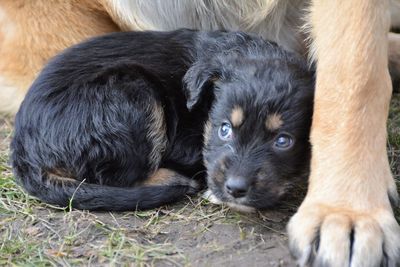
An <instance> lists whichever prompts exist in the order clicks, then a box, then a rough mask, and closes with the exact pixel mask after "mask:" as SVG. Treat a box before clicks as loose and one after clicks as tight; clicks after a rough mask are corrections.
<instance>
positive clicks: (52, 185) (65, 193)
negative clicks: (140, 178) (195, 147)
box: [14, 165, 200, 211]
mask: <svg viewBox="0 0 400 267" xmlns="http://www.w3.org/2000/svg"><path fill="white" fill-rule="evenodd" d="M21 167H22V166H15V165H14V172H15V174H16V177H17V180H18V182H19V183H20V184H22V186H23V187H24V188H25V190H26V191H27V192H28V193H29V194H31V195H33V196H35V197H37V198H39V199H40V200H41V201H43V202H46V203H48V204H52V205H57V206H61V207H66V208H67V207H72V208H77V209H83V210H106V211H128V210H130V211H134V210H144V209H152V208H157V207H160V206H162V205H165V204H169V203H173V202H176V201H178V200H180V199H182V198H184V197H185V196H186V195H192V194H195V193H196V192H198V191H199V189H200V187H199V185H198V183H197V182H196V181H194V180H189V179H188V178H186V177H183V176H181V178H182V179H177V181H179V183H178V182H177V183H171V184H166V185H162V184H159V185H143V186H137V187H128V188H123V187H113V186H106V185H99V184H90V183H85V182H84V181H82V182H79V181H77V180H74V179H68V178H60V177H58V176H54V175H50V174H48V173H46V172H43V171H40V170H36V169H35V168H21ZM177 175H179V174H177ZM183 178H184V179H183Z"/></svg>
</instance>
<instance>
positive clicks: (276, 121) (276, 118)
mask: <svg viewBox="0 0 400 267" xmlns="http://www.w3.org/2000/svg"><path fill="white" fill-rule="evenodd" d="M282 124H283V121H282V117H281V115H280V114H277V113H274V114H271V115H268V117H267V119H266V120H265V126H266V127H267V130H270V131H275V130H278V129H279V128H280V127H281V126H282Z"/></svg>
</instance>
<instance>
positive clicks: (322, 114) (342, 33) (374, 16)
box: [288, 0, 400, 267]
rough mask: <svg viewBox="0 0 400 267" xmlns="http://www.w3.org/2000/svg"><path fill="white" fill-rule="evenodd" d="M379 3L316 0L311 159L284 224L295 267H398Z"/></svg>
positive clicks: (385, 20)
mask: <svg viewBox="0 0 400 267" xmlns="http://www.w3.org/2000/svg"><path fill="white" fill-rule="evenodd" d="M387 11H388V3H387V1H385V0H353V1H339V0H330V1H326V0H315V1H314V3H313V6H312V11H311V18H310V19H311V21H310V22H311V26H312V36H313V39H314V43H313V48H314V52H315V56H316V59H317V64H318V66H317V73H318V74H317V82H316V96H315V110H314V118H313V127H312V133H311V142H312V145H313V157H312V163H311V176H310V184H309V188H308V192H307V196H306V198H305V200H304V202H303V203H302V205H301V206H300V208H299V210H298V211H297V213H296V214H295V215H294V216H293V218H292V219H291V221H290V222H289V225H288V232H289V242H290V247H291V251H292V252H293V255H294V256H295V257H296V258H297V259H298V261H299V264H300V265H301V266H304V265H308V264H309V263H310V262H311V263H313V265H315V266H341V267H343V266H360V267H361V266H363V267H365V266H379V265H380V264H381V263H383V264H384V266H397V265H396V264H399V263H400V227H399V225H398V224H397V222H396V220H395V218H394V216H393V212H392V209H391V205H390V201H389V197H390V198H391V200H393V201H395V200H397V191H396V186H395V183H394V180H393V178H392V175H391V172H390V168H389V163H388V159H387V154H386V120H387V115H388V106H389V101H390V96H391V83H390V77H389V72H388V68H387V65H388V57H387V55H388V48H387V38H388V37H387V32H388V29H389V16H388V12H387Z"/></svg>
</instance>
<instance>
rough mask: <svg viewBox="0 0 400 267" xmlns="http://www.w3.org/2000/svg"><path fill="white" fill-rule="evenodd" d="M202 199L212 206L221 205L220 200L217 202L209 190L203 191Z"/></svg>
mask: <svg viewBox="0 0 400 267" xmlns="http://www.w3.org/2000/svg"><path fill="white" fill-rule="evenodd" d="M202 197H203V198H204V199H207V200H208V201H210V202H211V203H213V204H216V205H221V204H222V203H223V202H222V201H221V200H219V199H218V198H217V197H216V196H215V195H214V193H213V192H212V191H211V189H207V191H205V192H204V193H203V195H202Z"/></svg>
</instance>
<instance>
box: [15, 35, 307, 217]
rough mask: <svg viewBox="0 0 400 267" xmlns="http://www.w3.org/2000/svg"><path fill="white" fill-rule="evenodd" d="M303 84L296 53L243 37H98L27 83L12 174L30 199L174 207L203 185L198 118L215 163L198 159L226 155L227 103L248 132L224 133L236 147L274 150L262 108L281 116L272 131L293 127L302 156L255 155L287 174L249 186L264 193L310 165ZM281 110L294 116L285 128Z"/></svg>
mask: <svg viewBox="0 0 400 267" xmlns="http://www.w3.org/2000/svg"><path fill="white" fill-rule="evenodd" d="M311 76H312V75H311V74H310V73H309V72H308V71H307V69H306V66H305V63H304V62H303V61H302V60H300V59H298V58H297V57H296V56H295V55H294V54H291V53H288V52H285V51H283V50H282V49H281V48H279V47H277V46H276V45H274V44H271V43H268V42H265V41H263V40H262V39H260V38H257V37H253V36H249V35H246V34H243V33H225V32H211V33H205V32H196V31H190V30H178V31H174V32H163V33H161V32H130V33H116V34H111V35H108V36H103V37H99V38H95V39H92V40H90V41H88V42H85V43H82V44H79V45H77V46H75V47H72V48H70V49H68V50H66V51H65V52H64V53H62V54H61V55H59V56H57V57H55V58H54V59H53V60H52V61H51V62H50V63H49V64H48V65H47V66H46V67H45V68H44V70H43V71H42V73H41V74H40V75H39V77H38V79H37V80H36V81H35V82H34V83H33V85H32V87H31V89H30V90H29V93H28V94H27V96H26V98H25V100H24V101H23V104H22V105H21V108H20V110H19V112H18V114H17V116H16V121H15V136H14V139H13V141H12V145H11V146H12V165H13V168H14V172H15V175H16V177H17V180H18V181H19V182H20V183H21V184H22V185H23V187H24V188H25V189H26V190H27V191H28V192H29V193H30V194H32V195H34V196H36V197H38V198H39V199H41V200H42V201H44V202H47V203H51V204H56V205H60V206H67V205H68V204H71V205H72V206H73V207H75V208H80V209H89V210H135V209H148V208H153V207H157V206H160V205H163V204H166V203H170V202H174V201H176V200H178V199H180V198H182V197H184V196H185V195H186V194H191V193H195V192H197V191H198V190H199V188H200V186H199V184H200V185H201V181H202V179H201V178H202V177H201V175H198V174H199V173H202V172H203V173H204V167H203V160H202V148H203V144H202V143H203V138H202V135H203V128H204V125H206V122H207V121H209V124H210V125H211V127H207V128H206V129H207V130H206V131H208V134H206V136H205V137H206V139H207V142H206V143H207V148H206V149H205V150H204V152H205V153H206V154H205V155H206V164H207V165H208V166H210V167H209V173H210V170H211V168H214V167H215V165H216V163H215V162H216V161H217V160H219V159H220V158H219V157H217V156H216V153H214V154H211V152H207V151H211V146H212V147H213V149H217V147H219V150H220V151H221V152H223V154H227V153H229V152H230V148H229V149H228V150H226V149H225V148H226V147H232V146H228V143H227V142H220V141H218V140H214V139H215V138H216V136H215V134H213V132H214V131H215V128H216V127H217V125H225V124H226V123H227V121H225V119H226V118H225V117H223V116H222V114H224V112H226V111H228V110H229V112H231V106H230V104H233V102H231V103H230V102H229V99H231V98H232V101H233V100H235V99H238V100H239V99H242V100H241V101H244V102H241V101H238V102H235V103H236V104H237V105H239V107H240V108H242V111H243V114H242V115H243V129H247V126H248V124H250V123H252V124H255V125H253V126H252V128H253V132H251V134H250V135H249V132H248V130H246V131H243V137H240V135H241V134H242V132H240V131H239V132H238V133H237V134H238V135H237V136H234V137H233V138H239V137H240V140H241V141H239V139H238V145H243V151H247V150H246V149H245V147H253V146H255V145H256V146H260V145H261V147H262V148H265V147H266V146H270V145H271V144H275V142H276V141H273V140H276V136H277V135H278V134H279V133H278V132H279V131H278V129H274V130H268V127H267V126H266V125H268V124H266V117H265V116H267V115H268V114H267V113H268V107H269V108H271V110H273V111H274V112H275V113H276V112H280V113H279V116H282V117H281V118H282V123H279V124H280V125H279V128H281V127H282V129H286V128H284V127H285V126H283V125H285V123H288V125H291V124H290V123H289V122H291V123H292V126H290V127H291V128H290V129H291V130H292V129H293V130H294V132H291V133H290V134H291V135H292V136H295V138H298V140H297V139H296V146H297V145H298V148H296V149H295V150H296V151H297V150H299V151H300V150H301V151H302V153H301V155H300V154H295V155H296V157H298V159H297V160H296V161H295V163H296V164H293V162H292V161H288V162H284V163H283V164H281V165H279V163H278V162H283V161H284V160H285V157H284V156H282V154H279V153H278V154H276V155H270V154H268V153H273V151H270V150H268V149H267V150H265V149H264V150H257V151H256V153H255V154H254V155H253V157H254V159H255V160H257V162H258V165H260V164H261V162H264V163H265V162H267V161H268V159H270V158H271V157H274V158H275V161H276V163H277V164H278V165H277V167H278V166H281V167H282V168H284V169H282V170H281V171H279V172H276V173H274V174H271V175H269V176H265V177H263V179H264V180H261V179H260V180H259V182H258V183H257V184H254V186H258V185H259V184H263V186H264V188H265V187H267V184H268V183H269V182H268V181H269V179H272V180H273V181H272V182H271V184H274V186H275V187H279V181H280V180H279V179H280V177H281V176H284V175H283V174H285V175H288V174H290V175H293V176H296V175H295V174H297V173H303V172H304V171H305V170H306V169H307V165H308V163H309V144H308V138H306V137H305V136H308V133H309V127H310V121H311V108H312V94H313V84H312V83H313V82H312V77H311ZM299 85H300V86H299ZM303 85H304V86H303ZM305 85H307V86H305ZM287 97H290V98H292V100H287V101H286V100H285V98H287ZM285 103H287V104H285ZM296 103H297V104H296ZM262 106H264V107H263V109H261V107H262ZM210 109H211V111H210ZM285 109H288V110H292V112H291V114H297V111H298V112H299V113H298V115H294V117H293V119H294V120H293V121H291V120H289V119H286V117H285V116H286V113H285ZM209 112H211V115H210V116H209ZM275 113H274V114H275ZM289 113H290V112H289ZM289 113H287V114H289ZM218 114H219V115H218ZM229 114H230V113H229ZM257 116H259V120H254V118H256V117H257ZM264 117H265V118H264ZM250 118H251V119H250ZM221 119H223V120H222V121H221ZM228 119H229V117H228ZM286 120H287V121H286ZM232 123H233V121H232ZM207 125H208V124H207ZM288 127H289V126H288ZM238 129H239V128H238ZM297 130H298V131H299V132H300V131H301V132H302V133H301V134H299V136H297V133H298V132H297ZM285 131H286V130H285ZM261 132H262V133H263V135H262V136H260V137H258V136H257V137H256V135H258V134H260V133H261ZM234 134H236V133H235V132H234ZM303 136H304V138H303ZM252 139H257V140H258V141H257V142H252V141H251V140H252ZM232 140H233V139H232ZM235 140H236V139H235ZM246 140H247V141H246ZM261 140H262V141H263V142H261ZM236 149H238V148H236ZM249 152H250V151H249ZM264 152H266V153H267V154H264ZM240 153H242V152H241V150H239V149H238V150H237V155H238V157H241V156H242V154H240ZM246 153H247V152H246ZM246 153H245V154H246ZM212 155H215V157H213V156H212ZM243 155H244V154H243ZM246 155H247V154H246ZM283 155H284V154H283ZM262 159H265V160H264V161H263V160H262ZM246 160H249V159H248V158H246ZM235 164H240V162H236V163H235ZM270 164H274V162H273V161H270V162H268V164H267V165H268V166H269V165H270ZM258 165H257V166H258ZM238 166H239V165H238ZM232 170H233V169H232ZM263 170H264V171H265V168H264V169H263ZM280 174H282V175H280ZM240 175H243V174H242V173H240ZM273 175H277V176H274V177H272V176H273ZM284 178H285V179H286V178H288V177H286V176H285V177H284ZM211 179H214V177H213V178H211ZM209 184H210V182H209ZM214 189H215V188H214V187H213V190H214ZM274 190H275V189H274ZM277 191H279V190H277ZM249 192H251V191H249ZM274 192H275V191H274ZM215 195H216V196H218V197H219V196H220V194H218V193H216V194H215ZM276 197H279V194H278V195H276ZM272 198H273V196H272V194H271V195H269V200H270V199H272ZM259 203H263V199H259ZM248 204H249V205H253V206H255V204H254V203H253V202H252V203H248ZM266 204H267V203H266ZM257 205H258V206H257ZM257 205H256V206H255V207H259V206H262V205H263V204H257Z"/></svg>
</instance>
